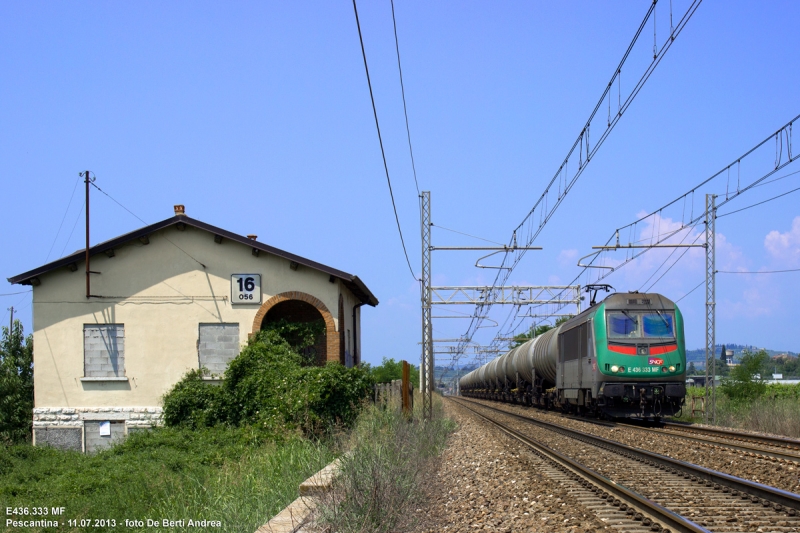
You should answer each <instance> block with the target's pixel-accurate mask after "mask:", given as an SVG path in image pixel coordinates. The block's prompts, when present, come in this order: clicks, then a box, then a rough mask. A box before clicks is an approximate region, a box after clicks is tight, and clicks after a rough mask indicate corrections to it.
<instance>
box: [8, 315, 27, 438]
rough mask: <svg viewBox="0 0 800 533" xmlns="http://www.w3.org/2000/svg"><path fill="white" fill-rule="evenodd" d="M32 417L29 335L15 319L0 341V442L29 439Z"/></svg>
mask: <svg viewBox="0 0 800 533" xmlns="http://www.w3.org/2000/svg"><path fill="white" fill-rule="evenodd" d="M32 420H33V336H31V335H28V336H27V337H25V334H24V332H23V329H22V323H21V322H20V321H19V320H15V321H14V324H13V325H12V326H11V330H9V328H3V338H2V340H0V441H2V442H5V443H6V444H12V443H17V442H26V441H30V439H31V426H32Z"/></svg>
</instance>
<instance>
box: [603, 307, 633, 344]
mask: <svg viewBox="0 0 800 533" xmlns="http://www.w3.org/2000/svg"><path fill="white" fill-rule="evenodd" d="M608 336H609V337H613V338H617V339H619V338H622V339H635V338H638V337H641V335H640V333H639V317H638V316H636V315H635V314H632V313H628V312H625V313H623V312H621V311H614V312H611V313H608Z"/></svg>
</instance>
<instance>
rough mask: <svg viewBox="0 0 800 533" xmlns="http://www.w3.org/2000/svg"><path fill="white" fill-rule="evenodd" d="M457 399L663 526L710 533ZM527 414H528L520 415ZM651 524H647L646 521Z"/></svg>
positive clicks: (698, 532) (479, 414)
mask: <svg viewBox="0 0 800 533" xmlns="http://www.w3.org/2000/svg"><path fill="white" fill-rule="evenodd" d="M449 399H450V400H453V402H454V403H456V404H458V405H460V406H462V407H464V408H465V409H467V410H469V411H470V412H472V413H474V414H475V415H477V416H479V417H480V418H482V419H484V420H486V421H487V422H489V423H490V424H493V425H495V426H497V427H498V428H499V429H500V430H501V431H503V432H504V433H506V434H507V435H509V436H511V437H513V438H515V439H516V440H518V441H520V442H522V443H523V444H525V445H526V446H528V447H530V448H532V449H533V450H535V451H536V452H538V453H539V454H541V455H542V456H544V457H546V458H547V459H549V460H550V461H553V462H554V463H556V464H558V465H561V466H563V467H565V468H568V469H569V470H571V471H572V473H573V474H574V475H575V476H576V477H577V478H581V479H583V480H585V481H586V482H588V483H590V484H593V485H595V486H597V487H599V488H600V489H601V490H603V491H605V492H607V493H609V494H611V495H614V496H615V497H616V498H618V499H620V500H623V501H625V502H626V503H627V504H629V505H630V506H632V507H634V508H638V509H639V510H640V511H643V513H642V515H643V516H647V517H648V518H649V519H650V520H651V521H653V522H657V523H661V524H663V526H665V527H668V528H671V529H673V530H675V531H680V532H691V533H710V531H709V530H708V529H706V528H704V527H702V526H700V525H699V524H696V523H694V522H692V521H691V520H688V519H686V518H685V517H683V516H681V515H679V514H677V513H674V512H673V511H670V510H669V509H667V508H665V507H662V506H661V505H659V504H657V503H655V502H654V501H651V500H650V499H648V498H646V497H645V496H642V495H641V494H639V493H637V492H635V491H633V490H630V489H628V488H627V487H625V486H623V485H620V484H618V483H615V482H614V481H612V480H610V479H608V478H607V477H605V476H603V475H601V474H598V473H597V472H595V471H594V470H592V469H590V468H589V467H587V466H584V465H582V464H581V463H578V462H577V461H574V460H573V459H571V458H569V457H567V456H566V455H563V454H561V453H559V452H557V451H555V450H553V449H552V448H550V447H548V446H545V445H544V444H541V443H539V442H537V441H535V440H533V439H531V438H530V437H526V436H525V435H523V434H521V433H519V432H518V431H515V430H514V429H511V428H510V427H508V426H506V425H505V424H502V423H500V422H498V421H497V420H494V419H492V418H489V417H488V416H486V415H484V414H482V413H480V412H478V411H476V410H475V409H473V408H472V407H470V406H469V405H467V404H468V403H475V402H469V401H465V400H463V399H459V400H455V399H454V398H453V397H450V398H449ZM478 405H480V406H482V407H487V408H489V409H493V410H496V411H500V412H502V413H504V414H511V413H507V412H506V411H502V410H500V409H494V408H493V407H489V406H486V405H483V404H478ZM520 418H523V419H524V417H520ZM645 525H647V524H645Z"/></svg>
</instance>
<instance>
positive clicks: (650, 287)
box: [645, 233, 703, 292]
mask: <svg viewBox="0 0 800 533" xmlns="http://www.w3.org/2000/svg"><path fill="white" fill-rule="evenodd" d="M687 235H688V234H687ZM702 235H703V234H702V233H698V234H697V237H695V239H694V241H693V242H692V244H694V243H696V242H697V240H698V239H699V238H700V237H701V236H702ZM685 238H686V237H684V239H685ZM681 242H683V241H681ZM675 250H677V248H675ZM689 250H691V248H686V249H685V250H684V251H683V253H682V254H681V255H680V257H678V258H677V259H676V260H675V262H674V263H672V264H671V265H670V267H669V268H668V269H666V270H665V271H664V273H663V274H661V275H660V276H659V277H658V279H657V280H655V281H654V282H653V283H652V284H651V285H650V286H649V287H647V290H646V291H645V292H650V289H652V288H653V287H654V286H655V284H656V283H658V282H659V281H661V278H663V277H664V276H666V275H667V272H669V271H670V270H672V267H674V266H675V265H677V264H678V261H680V260H681V259H683V256H684V255H686V254H687V252H689ZM670 255H672V254H670ZM662 266H663V265H662ZM658 268H661V267H658ZM656 272H657V271H656ZM650 277H652V276H650ZM648 280H649V278H648ZM645 283H647V282H645Z"/></svg>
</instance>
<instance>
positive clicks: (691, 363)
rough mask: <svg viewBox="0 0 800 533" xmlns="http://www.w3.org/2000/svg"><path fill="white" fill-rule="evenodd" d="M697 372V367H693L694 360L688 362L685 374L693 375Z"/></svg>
mask: <svg viewBox="0 0 800 533" xmlns="http://www.w3.org/2000/svg"><path fill="white" fill-rule="evenodd" d="M695 374H697V369H696V368H695V367H694V361H690V362H689V368H687V369H686V375H687V376H694V375H695Z"/></svg>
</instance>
